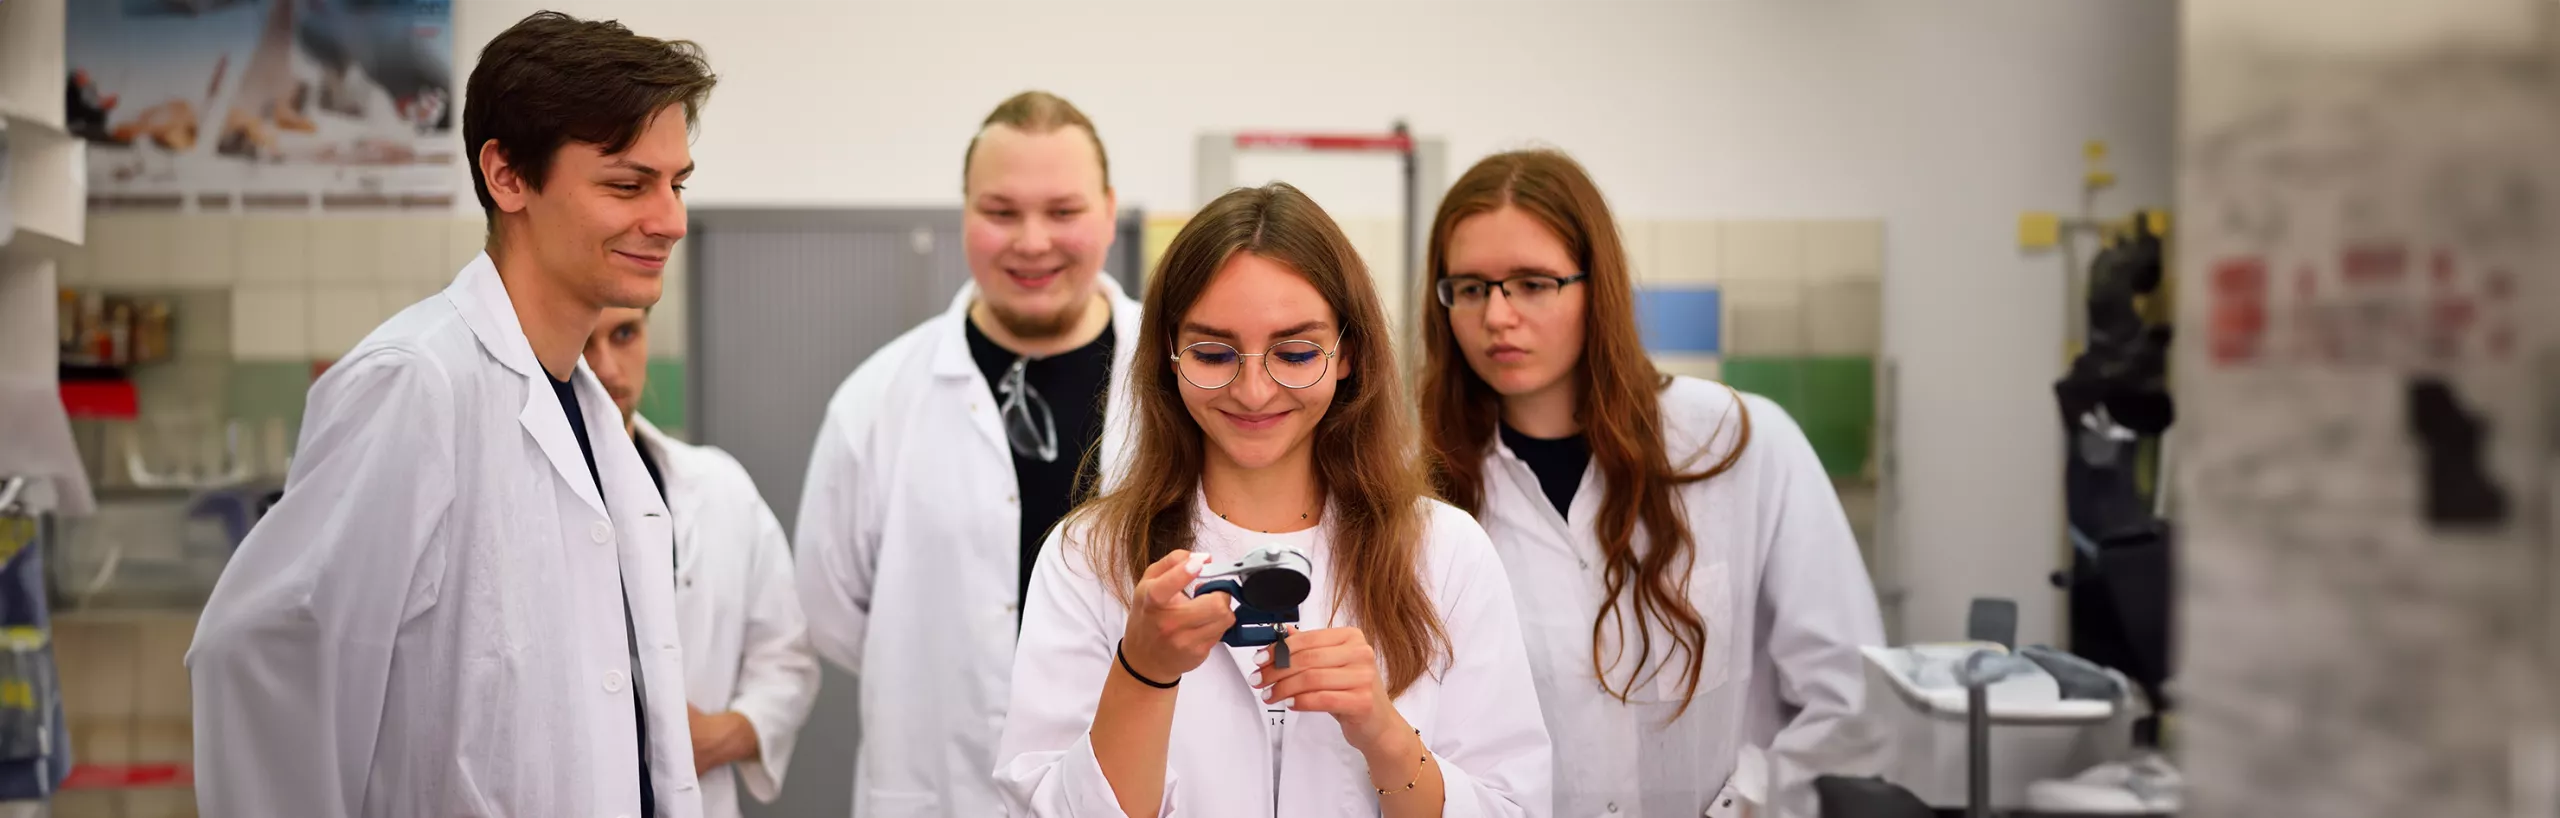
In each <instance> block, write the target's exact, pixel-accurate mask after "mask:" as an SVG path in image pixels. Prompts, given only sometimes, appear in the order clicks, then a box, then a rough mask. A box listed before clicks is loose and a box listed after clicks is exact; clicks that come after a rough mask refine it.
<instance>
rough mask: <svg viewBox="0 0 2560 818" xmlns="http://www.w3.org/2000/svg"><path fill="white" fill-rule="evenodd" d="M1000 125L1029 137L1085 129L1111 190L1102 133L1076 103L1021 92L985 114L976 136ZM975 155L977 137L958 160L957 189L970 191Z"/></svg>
mask: <svg viewBox="0 0 2560 818" xmlns="http://www.w3.org/2000/svg"><path fill="white" fill-rule="evenodd" d="M997 125H1003V126H1006V127H1010V128H1012V129H1014V130H1017V131H1021V132H1023V133H1030V134H1044V133H1049V132H1052V131H1056V130H1057V129H1059V128H1066V127H1076V128H1083V129H1084V138H1086V139H1088V140H1091V141H1092V142H1093V158H1094V160H1095V161H1098V162H1101V163H1102V189H1103V190H1105V191H1108V190H1110V189H1111V154H1110V153H1108V152H1106V151H1104V150H1103V149H1102V134H1101V133H1099V132H1096V131H1095V130H1094V129H1093V120H1091V119H1087V118H1085V115H1084V111H1081V110H1078V109H1077V108H1076V104H1075V103H1072V102H1068V101H1066V99H1065V98H1063V97H1060V96H1058V95H1056V94H1052V93H1049V92H1047V91H1024V92H1022V93H1019V94H1015V95H1013V96H1011V97H1009V98H1006V99H1005V101H1004V102H1001V103H998V104H997V105H996V109H995V110H993V111H989V112H987V118H986V121H984V122H980V123H978V134H984V133H986V132H987V129H988V128H991V127H994V126H997ZM977 156H978V136H977V135H971V136H970V137H969V152H968V153H965V154H962V155H961V157H960V189H961V190H963V191H966V190H968V189H969V167H970V165H971V164H973V163H974V162H975V161H976V159H977Z"/></svg>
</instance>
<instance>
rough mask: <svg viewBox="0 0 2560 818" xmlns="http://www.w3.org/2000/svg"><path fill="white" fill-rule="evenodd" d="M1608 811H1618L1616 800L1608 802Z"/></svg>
mask: <svg viewBox="0 0 2560 818" xmlns="http://www.w3.org/2000/svg"><path fill="white" fill-rule="evenodd" d="M1609 811H1610V812H1617V811H1618V802H1616V801H1611V802H1609Z"/></svg>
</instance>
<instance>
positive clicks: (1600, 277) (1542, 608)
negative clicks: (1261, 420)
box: [1421, 151, 1883, 816]
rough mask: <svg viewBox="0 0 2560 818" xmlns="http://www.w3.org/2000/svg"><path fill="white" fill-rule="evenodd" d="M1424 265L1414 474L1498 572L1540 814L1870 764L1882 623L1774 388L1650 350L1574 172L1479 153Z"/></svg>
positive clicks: (1793, 783) (1687, 806)
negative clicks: (1681, 372) (1547, 764)
mask: <svg viewBox="0 0 2560 818" xmlns="http://www.w3.org/2000/svg"><path fill="white" fill-rule="evenodd" d="M1428 263H1429V267H1428V270H1429V281H1430V286H1431V294H1432V295H1433V298H1432V299H1431V300H1429V301H1427V302H1425V304H1426V305H1425V308H1424V312H1423V325H1424V326H1423V347H1424V366H1423V369H1424V371H1423V374H1422V385H1421V392H1422V397H1421V404H1422V407H1421V409H1422V420H1423V428H1424V430H1425V432H1424V441H1425V448H1426V449H1427V455H1428V461H1429V463H1430V464H1431V477H1432V479H1433V481H1434V483H1435V487H1436V488H1437V489H1438V490H1439V491H1440V492H1441V496H1443V497H1445V498H1447V499H1448V500H1449V501H1450V502H1451V503H1454V504H1456V505H1457V506H1458V507H1460V508H1464V509H1466V510H1468V511H1470V512H1474V513H1475V514H1476V517H1477V519H1478V520H1479V521H1480V522H1481V523H1482V524H1483V525H1484V527H1485V531H1486V533H1488V534H1489V535H1491V537H1492V540H1493V544H1494V550H1495V551H1496V552H1497V553H1499V554H1500V555H1501V557H1502V560H1503V563H1504V565H1505V567H1506V568H1507V569H1508V573H1509V575H1510V577H1511V578H1512V591H1513V594H1514V596H1515V597H1516V601H1517V603H1518V608H1519V613H1520V620H1521V624H1522V628H1523V631H1524V633H1525V635H1526V637H1527V639H1528V643H1529V659H1530V665H1531V668H1532V670H1533V671H1534V672H1535V674H1536V676H1537V685H1538V697H1539V703H1540V706H1541V709H1542V710H1543V711H1544V714H1545V718H1546V722H1547V727H1548V732H1549V733H1550V734H1551V735H1552V737H1553V738H1554V740H1555V742H1556V752H1555V759H1556V763H1555V796H1556V814H1557V815H1608V814H1634V815H1647V816H1655V815H1662V816H1670V815H1679V816H1694V815H1728V814H1734V815H1738V814H1742V812H1741V809H1742V808H1743V807H1746V806H1748V805H1751V804H1773V805H1776V806H1778V807H1783V809H1770V808H1768V807H1763V808H1762V813H1761V814H1764V815H1765V814H1768V813H1770V812H1778V813H1780V814H1786V815H1796V814H1802V813H1804V811H1806V810H1809V809H1810V808H1811V795H1810V787H1809V786H1808V785H1809V783H1810V779H1811V777H1812V775H1814V774H1816V773H1823V772H1866V771H1865V770H1861V769H1859V767H1860V766H1861V765H1862V763H1863V762H1862V759H1863V753H1864V752H1865V750H1866V749H1867V746H1866V742H1865V741H1864V740H1862V739H1859V738H1855V737H1852V736H1850V735H1847V733H1848V732H1849V731H1847V730H1846V729H1844V728H1845V726H1846V725H1847V724H1848V717H1849V716H1850V715H1851V714H1852V713H1853V712H1854V711H1855V709H1856V707H1857V705H1858V702H1859V697H1860V695H1861V688H1862V687H1863V685H1862V676H1861V674H1862V672H1863V669H1862V668H1861V667H1860V661H1861V660H1860V658H1859V653H1858V648H1859V647H1860V646H1862V645H1877V644H1881V643H1882V642H1883V625H1882V621H1881V619H1880V618H1879V617H1878V615H1877V612H1876V601H1875V591H1874V589H1873V587H1872V586H1871V585H1870V584H1869V582H1868V579H1867V573H1866V569H1865V567H1864V565H1863V564H1862V563H1861V562H1860V560H1859V556H1858V549H1857V543H1856V541H1855V540H1854V539H1853V537H1852V536H1851V534H1850V531H1849V524H1848V520H1847V518H1846V517H1845V516H1844V515H1843V514H1842V512H1841V510H1840V501H1839V498H1838V496H1837V495H1835V494H1834V493H1833V491H1832V488H1831V484H1830V482H1829V480H1828V479H1827V478H1826V476H1825V474H1824V472H1823V469H1822V464H1821V463H1820V462H1819V461H1818V460H1817V459H1815V457H1814V453H1813V448H1812V446H1811V444H1810V443H1808V442H1807V441H1806V439H1805V435H1804V432H1803V431H1802V430H1801V429H1799V428H1797V426H1796V425H1795V422H1794V421H1793V420H1792V419H1790V418H1789V417H1788V416H1787V414H1786V412H1785V411H1784V410H1782V409H1780V408H1779V407H1778V406H1777V404H1775V403H1772V402H1770V401H1768V400H1767V399H1765V398H1761V397H1759V396H1756V395H1746V394H1741V393H1739V392H1736V391H1734V390H1733V389H1731V388H1728V387H1726V386H1724V385H1722V384H1718V383H1715V382H1712V381H1705V380H1698V379H1693V378H1685V377H1684V378H1675V377H1668V376H1665V375H1663V374H1662V373H1660V372H1658V371H1657V370H1655V369H1654V367H1653V364H1652V363H1651V361H1650V360H1649V359H1648V358H1647V357H1646V356H1645V351H1644V347H1643V343H1642V341H1641V340H1640V338H1639V336H1638V333H1637V330H1636V321H1635V307H1634V292H1633V291H1634V285H1633V283H1632V281H1631V278H1630V274H1629V271H1628V269H1627V256H1626V250H1625V248H1624V246H1623V245H1622V243H1621V241H1620V239H1619V236H1618V228H1617V224H1616V222H1615V221H1613V220H1612V219H1611V217H1610V214H1609V208H1608V205H1607V203H1605V202H1604V201H1602V199H1601V197H1600V191H1599V189H1598V188H1597V187H1596V186H1594V185H1593V184H1592V182H1591V179H1590V177H1589V175H1587V174H1586V173H1584V171H1583V170H1582V168H1581V166H1580V165H1578V164H1576V163H1575V162H1574V161H1573V160H1572V159H1571V158H1569V157H1567V156H1565V155H1564V154H1562V153H1557V152H1554V151H1522V152H1514V153H1504V154H1498V155H1495V156H1492V157H1489V158H1487V159H1485V160H1484V161H1482V162H1479V163H1477V164H1476V165H1475V167H1474V168H1472V169H1470V170H1468V171H1467V173H1466V175H1465V176H1463V177H1461V178H1460V179H1459V180H1458V182H1457V184H1456V185H1454V186H1453V187H1452V188H1451V189H1450V191H1449V193H1448V195H1447V197H1446V198H1444V199H1443V200H1442V202H1441V205H1440V211H1439V214H1438V216H1437V217H1436V218H1434V219H1433V221H1432V225H1431V245H1430V254H1429V260H1428ZM1773 799H1774V800H1773Z"/></svg>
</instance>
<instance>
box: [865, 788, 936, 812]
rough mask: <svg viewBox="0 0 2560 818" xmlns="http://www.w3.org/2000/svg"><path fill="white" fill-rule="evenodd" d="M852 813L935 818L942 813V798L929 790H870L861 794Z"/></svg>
mask: <svg viewBox="0 0 2560 818" xmlns="http://www.w3.org/2000/svg"><path fill="white" fill-rule="evenodd" d="M853 814H855V815H860V816H863V818H875V817H876V818H936V817H937V816H940V815H941V814H942V799H940V798H936V797H934V794H933V793H930V792H890V791H885V790H871V791H869V792H865V793H863V794H862V803H861V804H858V805H855V809H854V811H853Z"/></svg>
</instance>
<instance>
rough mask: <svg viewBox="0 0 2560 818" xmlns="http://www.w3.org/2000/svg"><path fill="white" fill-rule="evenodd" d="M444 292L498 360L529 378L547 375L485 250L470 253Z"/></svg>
mask: <svg viewBox="0 0 2560 818" xmlns="http://www.w3.org/2000/svg"><path fill="white" fill-rule="evenodd" d="M444 292H445V296H446V297H447V298H450V299H452V300H453V304H454V308H455V310H456V311H457V312H460V313H461V314H462V323H463V324H465V325H467V326H469V327H471V334H472V335H474V336H478V337H479V339H480V346H481V347H482V348H484V349H487V350H489V354H490V355H491V356H492V357H495V358H497V359H498V362H499V363H502V364H505V365H506V366H507V368H508V369H512V370H515V372H516V374H518V375H523V376H525V377H528V378H531V377H549V376H548V375H547V374H545V373H544V372H543V371H542V362H541V361H537V360H535V359H534V357H533V342H532V341H530V340H526V338H525V337H524V325H523V324H522V323H519V322H517V321H516V303H515V299H512V298H509V297H507V285H506V283H505V282H502V281H499V280H498V263H497V262H495V261H491V260H490V259H489V254H488V253H481V254H480V255H477V256H474V257H472V259H471V263H469V264H465V265H463V266H462V273H461V274H459V275H456V276H454V278H453V284H451V285H449V286H447V287H445V289H444Z"/></svg>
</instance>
